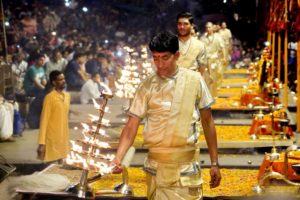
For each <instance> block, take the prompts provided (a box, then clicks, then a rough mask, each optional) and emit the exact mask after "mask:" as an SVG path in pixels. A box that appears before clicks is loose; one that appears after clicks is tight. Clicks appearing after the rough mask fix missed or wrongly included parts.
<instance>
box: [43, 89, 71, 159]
mask: <svg viewBox="0 0 300 200" xmlns="http://www.w3.org/2000/svg"><path fill="white" fill-rule="evenodd" d="M69 107H70V94H69V93H66V92H63V93H62V94H60V93H58V92H57V91H56V90H53V91H51V92H50V93H49V94H48V95H47V96H46V97H45V99H44V103H43V110H42V114H41V120H40V130H39V140H38V142H39V144H45V146H46V152H45V159H44V161H46V162H48V161H54V160H58V159H62V158H66V157H67V154H68V153H69V121H68V116H69Z"/></svg>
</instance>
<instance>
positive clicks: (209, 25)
mask: <svg viewBox="0 0 300 200" xmlns="http://www.w3.org/2000/svg"><path fill="white" fill-rule="evenodd" d="M205 28H206V32H207V33H208V34H212V33H213V24H212V23H207V24H206V25H205Z"/></svg>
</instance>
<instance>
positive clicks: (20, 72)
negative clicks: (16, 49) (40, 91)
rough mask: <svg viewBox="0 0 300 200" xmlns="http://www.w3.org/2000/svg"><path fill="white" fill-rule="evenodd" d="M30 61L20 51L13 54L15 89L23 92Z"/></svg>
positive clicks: (12, 66)
mask: <svg viewBox="0 0 300 200" xmlns="http://www.w3.org/2000/svg"><path fill="white" fill-rule="evenodd" d="M27 67H28V63H27V62H26V60H25V55H24V53H22V52H20V53H17V54H16V55H14V56H13V63H12V65H11V69H12V72H13V77H14V83H15V91H16V92H17V93H19V92H21V91H22V89H23V82H24V77H25V74H26V71H27Z"/></svg>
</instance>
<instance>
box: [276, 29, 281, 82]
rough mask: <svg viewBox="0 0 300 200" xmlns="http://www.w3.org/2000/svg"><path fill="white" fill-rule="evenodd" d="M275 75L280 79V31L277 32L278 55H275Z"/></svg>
mask: <svg viewBox="0 0 300 200" xmlns="http://www.w3.org/2000/svg"><path fill="white" fill-rule="evenodd" d="M277 73H278V74H277V76H278V81H280V78H281V77H280V75H281V33H280V32H279V33H278V57H277Z"/></svg>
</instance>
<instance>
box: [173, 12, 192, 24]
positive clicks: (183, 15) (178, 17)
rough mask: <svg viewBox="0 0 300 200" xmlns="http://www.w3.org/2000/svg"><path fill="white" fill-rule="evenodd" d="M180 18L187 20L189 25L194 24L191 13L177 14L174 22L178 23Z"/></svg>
mask: <svg viewBox="0 0 300 200" xmlns="http://www.w3.org/2000/svg"><path fill="white" fill-rule="evenodd" d="M180 18H187V19H188V20H189V22H190V23H191V24H194V17H193V15H192V13H190V12H181V13H179V14H178V15H177V17H176V22H178V20H179V19H180Z"/></svg>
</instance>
